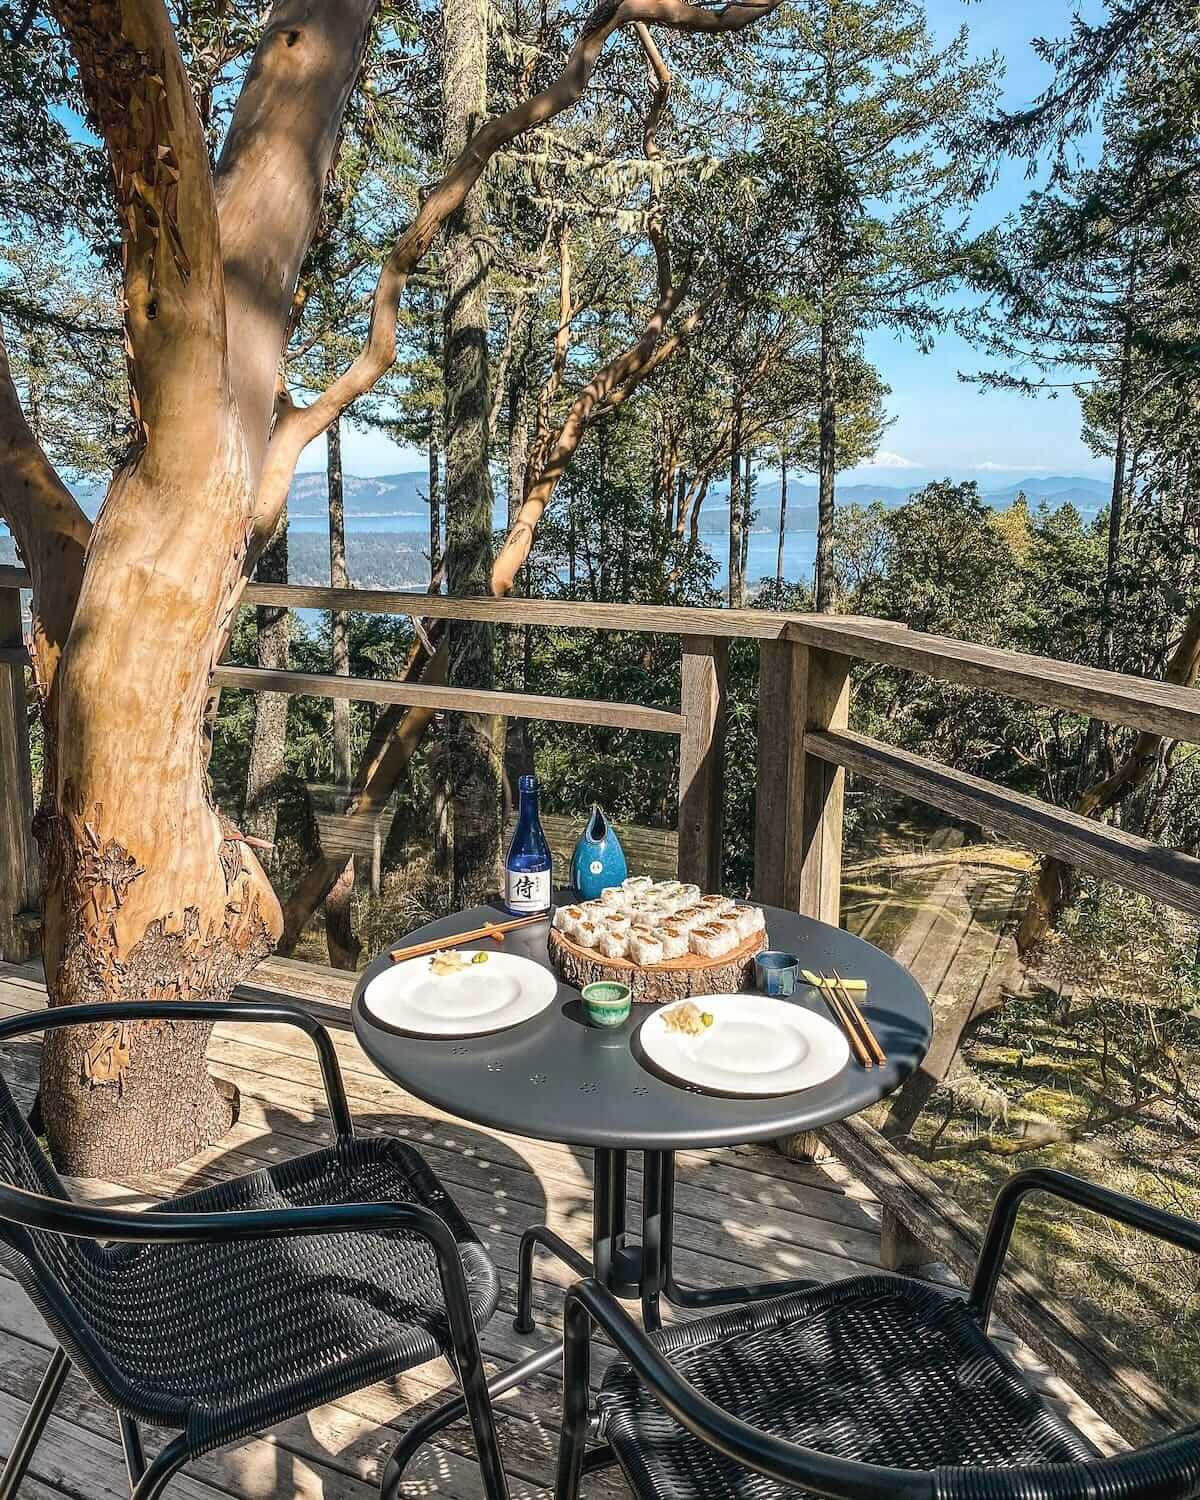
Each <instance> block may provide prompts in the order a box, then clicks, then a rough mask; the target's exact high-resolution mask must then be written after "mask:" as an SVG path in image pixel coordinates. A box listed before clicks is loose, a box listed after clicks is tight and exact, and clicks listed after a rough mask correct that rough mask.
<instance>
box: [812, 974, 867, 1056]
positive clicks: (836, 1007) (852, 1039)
mask: <svg viewBox="0 0 1200 1500" xmlns="http://www.w3.org/2000/svg"><path fill="white" fill-rule="evenodd" d="M821 995H822V997H823V998H824V1001H825V1004H826V1005H828V1007H829V1009H830V1010H831V1011H832V1012H833V1014H834V1016H835V1017H836V1018H837V1023H838V1025H839V1026H840V1027H841V1028H842V1030H843V1031H844V1032H845V1033H846V1040H847V1041H848V1042H849V1043H850V1050H851V1052H853V1053H854V1056H855V1058H856V1059H857V1061H858V1062H859V1063H861V1064H862V1066H863V1067H864V1068H873V1067H874V1066H875V1061H874V1059H873V1058H872V1056H871V1054H870V1052H869V1051H868V1050H867V1044H866V1042H865V1041H864V1040H863V1039H862V1037H861V1036H860V1035H859V1031H858V1027H857V1026H855V1024H854V1022H853V1021H852V1020H851V1019H850V1013H849V1011H847V1009H846V1007H845V1004H844V1002H843V1000H842V997H841V996H840V995H839V994H838V992H837V991H836V990H835V989H834V987H833V984H832V983H831V982H830V981H829V980H827V979H826V978H825V976H824V975H822V976H821Z"/></svg>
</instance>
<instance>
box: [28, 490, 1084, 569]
mask: <svg viewBox="0 0 1200 1500" xmlns="http://www.w3.org/2000/svg"><path fill="white" fill-rule="evenodd" d="M926 482H927V481H925V480H923V481H922V482H921V483H920V484H918V483H912V484H906V485H896V484H876V483H866V484H864V483H854V484H839V485H838V486H837V490H836V496H837V503H838V504H839V505H864V506H865V505H871V504H873V503H874V502H876V501H878V502H879V503H881V504H882V505H884V506H886V507H887V509H888V510H895V509H896V508H897V507H898V506H901V505H903V504H904V503H905V501H906V500H908V499H909V497H910V496H912V495H913V494H915V493H916V492H917V491H918V490H919V489H921V488H922V485H923V484H924V483H926ZM428 483H429V481H428V476H427V475H426V474H425V473H424V471H422V470H417V471H415V472H412V473H403V474H379V475H374V476H366V477H364V476H362V475H358V474H347V475H346V477H345V501H344V503H345V513H346V554H347V556H346V561H347V566H348V569H349V572H350V578H351V582H352V584H353V585H354V587H356V588H393V589H404V588H424V587H425V585H426V583H427V582H428V579H429V561H428V547H429V531H428V528H429V506H428V498H427V496H428ZM75 493H76V496H77V498H78V499H79V502H80V504H81V505H82V506H83V508H84V510H85V511H87V513H88V514H89V515H95V513H96V510H97V509H98V508H99V504H100V501H101V499H102V498H103V493H104V492H103V490H102V489H101V488H100V487H99V486H93V485H81V486H79V487H78V488H77V489H76V491H75ZM1109 493H1110V486H1109V484H1108V483H1107V482H1105V481H1103V480H1099V479H1089V478H1085V477H1083V476H1081V475H1078V474H1074V475H1066V476H1061V475H1051V476H1049V477H1029V478H1026V479H1020V480H1016V481H1015V482H1012V483H1009V484H1005V485H1002V486H997V487H995V488H986V487H984V486H983V485H982V484H981V485H980V494H981V495H982V497H983V499H984V500H986V501H987V503H988V504H989V505H990V506H992V508H993V509H995V510H1005V509H1007V508H1008V506H1010V505H1011V504H1012V503H1013V501H1014V500H1015V499H1016V498H1017V496H1018V495H1021V494H1023V495H1025V496H1026V498H1027V499H1028V500H1029V502H1030V504H1031V505H1034V506H1037V505H1043V504H1044V505H1046V506H1048V507H1049V508H1050V509H1051V510H1057V509H1058V508H1059V507H1060V506H1063V505H1073V506H1074V507H1075V508H1076V510H1078V511H1079V513H1080V514H1081V515H1082V516H1083V517H1084V518H1085V519H1090V518H1091V517H1092V516H1095V515H1096V514H1097V513H1098V512H1099V511H1100V510H1101V509H1102V508H1103V507H1104V506H1105V505H1107V504H1108V500H1109ZM728 494H729V485H728V482H725V483H721V484H717V485H714V486H713V488H712V489H711V490H710V491H709V494H708V497H707V499H706V500H705V504H704V511H703V514H702V519H701V527H700V530H701V534H702V535H703V536H704V537H705V538H707V539H716V538H724V537H725V536H727V535H728V531H729V501H728ZM754 509H755V530H756V531H758V532H760V533H761V532H764V531H770V532H777V531H778V530H779V480H778V478H776V477H774V476H770V477H768V475H766V474H764V475H763V477H762V479H761V481H760V482H756V484H755V488H754ZM288 515H289V518H290V521H291V524H290V526H289V528H288V554H289V566H288V572H289V577H290V578H291V580H292V582H293V583H302V584H309V585H321V584H327V583H328V582H329V544H328V539H327V538H328V530H327V516H328V500H327V492H326V480H325V474H324V471H322V470H315V471H313V472H311V473H306V474H297V475H296V478H295V480H294V481H293V484H292V488H291V491H290V494H289V496H288ZM495 520H496V525H497V528H499V527H500V526H502V525H503V523H504V509H503V505H502V503H501V502H499V501H498V502H497V506H496V516H495ZM816 521H817V487H816V485H815V484H809V483H799V482H797V481H796V480H792V481H791V482H790V483H789V485H788V512H787V532H788V535H789V536H792V535H796V534H798V533H805V532H807V533H812V532H814V531H815V529H816ZM714 550H715V551H717V552H718V553H719V551H720V548H719V547H715V548H714ZM16 561H17V555H16V548H15V546H14V544H13V541H12V538H11V537H10V536H9V535H8V533H7V532H6V531H5V530H4V528H3V526H0V563H15V562H16Z"/></svg>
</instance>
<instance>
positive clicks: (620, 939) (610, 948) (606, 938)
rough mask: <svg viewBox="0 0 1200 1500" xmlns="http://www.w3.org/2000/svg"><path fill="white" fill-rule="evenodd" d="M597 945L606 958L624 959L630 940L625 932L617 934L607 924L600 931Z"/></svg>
mask: <svg viewBox="0 0 1200 1500" xmlns="http://www.w3.org/2000/svg"><path fill="white" fill-rule="evenodd" d="M596 945H597V947H598V948H599V951H600V952H601V953H602V954H603V955H604V957H605V958H624V957H625V955H626V952H627V948H628V940H627V938H626V936H625V934H624V933H623V932H617V931H615V930H614V929H613V928H612V927H610V926H609V925H608V924H607V923H605V925H604V926H603V927H602V928H601V929H600V935H599V937H598V938H597V939H596Z"/></svg>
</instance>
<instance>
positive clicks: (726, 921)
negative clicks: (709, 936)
mask: <svg viewBox="0 0 1200 1500" xmlns="http://www.w3.org/2000/svg"><path fill="white" fill-rule="evenodd" d="M707 930H708V931H709V932H714V933H716V935H717V951H716V953H715V955H714V957H716V958H724V957H725V955H726V954H727V953H732V952H733V950H734V949H735V948H736V947H737V946H738V945H739V944H740V943H741V941H742V940H741V938H740V937H738V930H737V923H736V922H735V921H734V920H733V918H732V917H720V918H719V919H718V920H717V921H715V922H710V923H709V924H708V929H707Z"/></svg>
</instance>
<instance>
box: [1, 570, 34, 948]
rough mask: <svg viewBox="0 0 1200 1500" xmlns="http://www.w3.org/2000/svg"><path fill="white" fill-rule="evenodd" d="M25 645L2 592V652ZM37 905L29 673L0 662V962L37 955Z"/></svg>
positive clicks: (12, 601) (16, 597) (17, 599)
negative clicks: (27, 701) (27, 690)
mask: <svg viewBox="0 0 1200 1500" xmlns="http://www.w3.org/2000/svg"><path fill="white" fill-rule="evenodd" d="M20 643H21V595H20V593H19V592H18V590H16V589H9V588H0V646H19V645H20ZM38 900H39V896H38V864H37V853H36V850H35V848H34V843H33V772H32V769H31V767H30V763H29V720H28V716H27V713H26V708H25V668H24V667H23V666H22V665H21V664H20V663H18V662H4V661H0V959H3V960H5V961H6V962H10V963H20V962H22V961H23V960H25V959H27V958H31V957H32V956H33V954H34V953H35V952H36V950H37V932H36V929H37V926H38V916H37V911H38Z"/></svg>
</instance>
